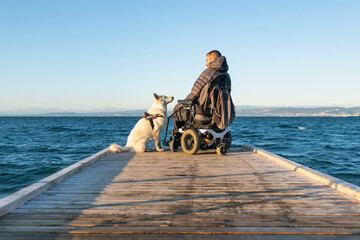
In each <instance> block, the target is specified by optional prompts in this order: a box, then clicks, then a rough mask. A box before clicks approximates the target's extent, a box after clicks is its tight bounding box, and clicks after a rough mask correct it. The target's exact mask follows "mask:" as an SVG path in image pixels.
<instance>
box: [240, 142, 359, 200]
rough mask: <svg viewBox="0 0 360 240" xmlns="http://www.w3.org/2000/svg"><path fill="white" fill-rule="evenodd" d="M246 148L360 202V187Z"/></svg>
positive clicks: (252, 147)
mask: <svg viewBox="0 0 360 240" xmlns="http://www.w3.org/2000/svg"><path fill="white" fill-rule="evenodd" d="M245 148H248V149H250V150H252V151H254V152H256V153H257V154H259V155H261V156H264V157H266V158H268V159H270V160H273V161H275V162H277V163H280V164H281V165H283V166H285V167H287V168H289V169H291V170H293V171H295V172H298V173H300V174H303V175H304V176H307V177H309V178H311V179H314V180H316V181H318V182H321V183H322V184H324V185H326V186H328V187H331V188H333V189H336V190H337V191H339V192H341V193H344V194H346V195H349V196H351V197H353V198H355V199H357V200H360V187H358V186H355V185H354V184H351V183H348V182H345V181H343V180H341V179H338V178H335V177H333V176H330V175H327V174H325V173H322V172H319V171H316V170H314V169H311V168H309V167H306V166H304V165H301V164H299V163H296V162H293V161H291V160H289V159H286V158H283V157H280V156H278V155H276V154H273V153H270V152H268V151H265V150H263V149H260V148H256V147H254V146H251V145H246V146H245Z"/></svg>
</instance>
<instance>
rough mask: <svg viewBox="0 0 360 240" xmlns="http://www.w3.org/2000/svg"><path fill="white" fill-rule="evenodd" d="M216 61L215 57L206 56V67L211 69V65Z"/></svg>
mask: <svg viewBox="0 0 360 240" xmlns="http://www.w3.org/2000/svg"><path fill="white" fill-rule="evenodd" d="M214 60H215V58H214V57H210V56H209V55H206V64H205V65H206V66H207V67H210V63H211V62H212V61H214Z"/></svg>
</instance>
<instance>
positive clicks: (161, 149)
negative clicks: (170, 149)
mask: <svg viewBox="0 0 360 240" xmlns="http://www.w3.org/2000/svg"><path fill="white" fill-rule="evenodd" d="M157 151H158V152H164V151H165V150H164V149H163V148H160V149H157Z"/></svg>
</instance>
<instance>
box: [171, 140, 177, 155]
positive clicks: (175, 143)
mask: <svg viewBox="0 0 360 240" xmlns="http://www.w3.org/2000/svg"><path fill="white" fill-rule="evenodd" d="M178 149H179V141H177V140H176V139H175V138H174V139H172V140H171V141H170V151H172V152H177V151H178Z"/></svg>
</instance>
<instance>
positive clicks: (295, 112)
mask: <svg viewBox="0 0 360 240" xmlns="http://www.w3.org/2000/svg"><path fill="white" fill-rule="evenodd" d="M145 111H146V110H145V109H144V110H141V109H140V110H139V109H138V110H130V109H116V110H113V109H111V110H109V109H104V110H95V111H82V112H77V111H68V112H64V111H56V110H55V111H53V109H52V111H51V110H50V111H48V112H46V111H45V110H42V111H41V112H40V111H39V112H30V111H22V112H0V116H45V117H65V116H68V117H93V116H101V117H107V116H119V117H124V116H130V117H131V116H134V117H142V116H143V114H144V112H145ZM171 112H172V109H169V110H168V115H170V114H171ZM236 116H238V117H246V116H248V117H276V116H280V117H302V116H304V117H308V116H313V117H348V116H360V107H351V108H345V107H257V106H237V107H236Z"/></svg>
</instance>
